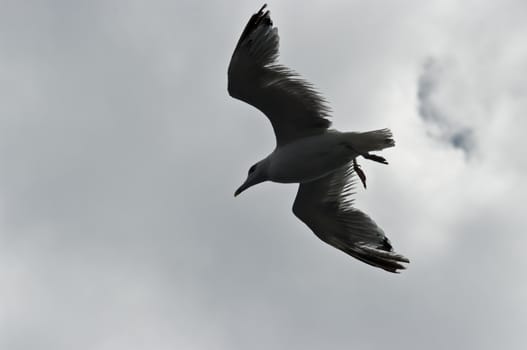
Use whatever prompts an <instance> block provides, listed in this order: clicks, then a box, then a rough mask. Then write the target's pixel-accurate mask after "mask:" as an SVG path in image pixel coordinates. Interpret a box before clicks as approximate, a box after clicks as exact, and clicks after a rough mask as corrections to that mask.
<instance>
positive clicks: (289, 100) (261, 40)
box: [228, 5, 409, 272]
mask: <svg viewBox="0 0 527 350" xmlns="http://www.w3.org/2000/svg"><path fill="white" fill-rule="evenodd" d="M278 45H279V37H278V30H277V28H276V27H274V26H273V22H272V20H271V17H270V13H269V11H267V10H266V5H264V6H263V7H262V8H261V9H260V10H259V11H258V12H257V13H255V14H254V15H252V17H251V18H250V20H249V22H248V23H247V25H246V26H245V29H244V30H243V32H242V35H241V37H240V39H239V41H238V44H237V45H236V48H235V50H234V53H233V55H232V58H231V62H230V64H229V69H228V80H229V82H228V90H229V94H230V95H231V96H232V97H234V98H237V99H239V100H242V101H244V102H247V103H249V104H251V105H253V106H254V107H256V108H258V109H259V110H260V111H262V112H263V113H264V114H265V115H266V116H267V118H269V120H270V122H271V125H272V126H273V130H274V133H275V137H276V148H275V149H274V151H273V152H272V153H271V154H270V155H268V156H267V157H266V158H264V159H263V160H261V161H259V162H258V163H256V164H254V165H253V166H252V167H251V168H250V169H249V173H248V176H247V179H246V181H245V182H244V183H243V184H242V185H241V186H240V187H239V188H238V189H237V190H236V192H235V196H237V195H238V194H240V193H241V192H243V191H244V190H246V189H247V188H249V187H251V186H254V185H256V184H258V183H261V182H263V181H274V182H280V183H299V184H300V185H299V188H298V193H297V196H296V199H295V202H294V204H293V213H294V214H295V215H296V216H297V217H298V218H299V219H300V220H302V221H303V222H304V223H305V224H306V225H307V226H308V227H309V228H310V229H311V230H312V231H313V232H314V233H315V234H316V235H317V236H318V237H319V238H320V239H321V240H323V241H324V242H326V243H328V244H330V245H332V246H333V247H335V248H338V249H340V250H342V251H343V252H345V253H347V254H349V255H351V256H353V257H355V258H357V259H359V260H361V261H363V262H365V263H367V264H370V265H372V266H376V267H379V268H382V269H384V270H386V271H390V272H398V270H401V269H404V268H405V266H404V265H403V263H408V262H409V260H408V259H407V258H405V257H404V256H402V255H400V254H397V253H395V252H394V251H393V248H392V245H391V243H390V241H389V240H388V238H387V237H386V236H385V235H384V232H383V230H382V229H381V228H380V227H379V226H377V224H375V222H374V221H373V220H372V219H371V218H370V217H369V216H368V215H366V214H365V213H363V212H361V211H360V210H357V209H355V208H354V207H353V201H352V200H351V199H350V195H351V194H352V191H353V188H354V184H355V181H354V178H355V175H357V176H358V177H359V179H360V181H361V182H362V184H363V185H364V187H366V176H365V174H364V172H363V171H362V170H361V168H360V167H359V165H358V164H357V161H356V158H357V157H358V156H362V157H364V158H366V159H370V160H374V161H376V162H380V163H383V164H388V163H387V162H386V160H385V159H384V158H383V157H381V156H378V155H375V154H371V153H370V152H372V151H381V150H382V149H384V148H388V147H393V146H394V145H395V143H394V141H393V139H392V134H391V132H390V131H389V130H388V129H381V130H374V131H369V132H362V133H361V132H340V131H337V130H333V129H329V127H330V126H331V122H330V121H329V119H328V118H329V107H328V106H327V104H326V102H325V100H324V98H323V97H322V96H321V95H320V94H319V93H317V92H316V91H315V89H314V87H313V86H312V85H311V84H310V83H308V82H306V81H305V80H303V79H302V78H301V77H300V76H299V75H298V74H296V73H295V72H293V71H292V70H290V69H289V68H287V67H284V66H282V65H280V64H278V63H277V59H278Z"/></svg>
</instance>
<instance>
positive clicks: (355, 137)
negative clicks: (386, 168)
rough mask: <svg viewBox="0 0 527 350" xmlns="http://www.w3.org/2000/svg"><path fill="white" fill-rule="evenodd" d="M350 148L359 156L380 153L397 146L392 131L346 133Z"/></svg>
mask: <svg viewBox="0 0 527 350" xmlns="http://www.w3.org/2000/svg"><path fill="white" fill-rule="evenodd" d="M346 136H347V140H348V142H349V143H350V146H351V147H352V148H353V149H354V150H355V151H356V152H358V153H359V154H367V153H368V152H371V151H380V150H383V149H385V148H388V147H393V146H395V141H394V140H393V136H392V132H391V131H390V129H380V130H373V131H367V132H348V133H346Z"/></svg>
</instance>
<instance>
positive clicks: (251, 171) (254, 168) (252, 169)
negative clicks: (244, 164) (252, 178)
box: [249, 164, 256, 174]
mask: <svg viewBox="0 0 527 350" xmlns="http://www.w3.org/2000/svg"><path fill="white" fill-rule="evenodd" d="M255 170H256V164H254V165H253V166H252V167H250V168H249V174H252V173H254V171H255Z"/></svg>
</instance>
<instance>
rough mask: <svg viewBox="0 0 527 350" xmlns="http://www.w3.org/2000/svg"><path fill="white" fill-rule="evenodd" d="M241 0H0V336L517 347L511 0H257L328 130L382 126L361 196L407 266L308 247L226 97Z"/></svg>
mask: <svg viewBox="0 0 527 350" xmlns="http://www.w3.org/2000/svg"><path fill="white" fill-rule="evenodd" d="M261 5H262V4H261V3H260V2H252V1H237V2H236V1H211V2H208V3H207V4H206V2H199V1H177V0H176V1H174V0H167V1H163V0H156V1H108V0H104V1H102V0H100V1H59V0H57V1H51V0H48V1H10V0H3V1H0V8H1V10H0V348H1V349H6V350H7V349H9V350H29V349H38V350H48V349H49V350H70V349H76V350H116V349H126V350H139V349H141V350H143V349H144V350H147V349H148V350H151V349H155V350H157V349H160V350H165V349H167V350H168V349H207V350H208V349H262V350H263V349H387V348H389V349H433V350H435V349H489V350H491V349H492V350H495V349H525V348H526V346H527V338H526V335H525V330H526V329H527V273H526V271H527V259H525V246H526V245H527V232H526V230H525V213H526V204H525V203H526V199H527V197H526V196H527V185H526V181H525V180H526V176H527V157H525V150H526V149H527V140H526V137H525V132H527V80H526V79H525V78H526V74H527V40H525V36H526V33H527V21H526V20H525V17H526V13H527V3H526V2H525V1H523V0H503V1H464V2H460V1H450V0H444V1H419V0H409V1H383V2H380V1H366V0H364V1H362V0H361V1H324V2H319V4H315V3H312V2H311V3H309V2H305V1H287V2H285V1H269V7H270V10H271V12H272V18H273V20H274V22H275V24H276V25H277V26H278V28H279V33H280V35H281V61H282V62H283V63H284V64H286V65H288V66H290V67H292V68H294V69H295V70H297V71H298V72H300V73H301V74H302V75H303V76H304V77H305V78H306V79H308V80H310V81H311V82H313V83H314V84H315V85H316V86H317V87H318V89H319V90H320V91H321V92H322V93H323V94H324V95H325V96H326V97H327V99H328V100H329V102H330V103H331V106H332V109H333V111H334V113H333V120H334V126H335V127H336V128H338V129H342V130H356V131H366V130H372V129H378V128H383V127H389V128H391V129H392V130H393V133H394V136H395V139H396V143H397V146H396V147H395V148H392V149H389V150H387V151H385V152H383V156H385V157H386V158H387V159H388V160H389V161H390V165H389V166H383V165H380V164H377V163H374V162H364V161H363V162H362V165H363V168H364V169H365V171H366V173H367V175H368V185H369V186H368V190H366V191H364V190H362V189H359V193H358V194H357V202H356V205H357V207H359V208H360V209H363V210H364V211H366V212H367V213H369V214H370V215H371V216H372V217H373V218H374V219H375V220H376V221H377V223H378V224H379V225H380V226H381V227H383V229H384V230H385V232H386V233H387V235H388V236H389V237H390V239H391V241H392V243H393V245H394V247H395V249H396V250H397V251H398V252H400V253H402V254H404V255H405V256H407V257H409V258H410V260H411V264H410V265H409V266H408V270H406V271H403V273H401V274H400V275H393V274H389V273H387V272H385V271H382V270H380V269H375V268H373V267H370V266H368V265H365V264H363V263H360V262H359V261H357V260H355V259H353V258H350V257H349V256H347V255H345V254H343V253H342V252H340V251H338V250H336V249H334V248H332V247H330V246H328V245H326V244H324V243H323V242H322V241H320V240H319V239H318V238H317V237H316V236H315V235H314V234H313V233H312V232H311V231H310V230H309V229H308V228H307V227H306V226H305V225H304V224H303V223H301V222H300V221H299V220H298V219H296V218H295V217H294V216H293V214H292V213H291V206H292V203H293V199H294V196H295V192H296V187H297V186H296V185H278V184H270V183H266V184H261V185H258V186H255V187H253V188H251V189H250V190H248V191H247V192H245V193H243V195H241V196H240V197H238V198H236V199H234V198H233V192H234V190H235V189H236V188H237V187H238V186H239V185H240V184H241V182H242V181H243V180H244V179H245V176H246V172H247V169H248V168H249V166H250V165H252V164H253V163H254V162H256V161H257V160H259V159H261V158H263V157H264V156H265V155H266V154H267V153H269V152H270V151H272V149H273V147H274V136H273V135H272V130H271V127H270V124H269V123H268V121H267V120H266V118H264V117H263V115H261V114H260V113H259V112H258V111H257V110H255V109H254V108H252V107H250V106H249V105H246V104H244V103H242V102H240V101H237V100H234V99H231V98H230V97H229V96H228V94H227V91H226V86H227V81H226V79H227V65H228V62H229V59H230V56H231V54H232V50H233V48H234V46H235V44H236V41H237V40H238V37H239V35H240V33H241V30H242V29H243V26H244V25H245V23H246V21H247V20H248V18H249V16H250V15H251V14H252V13H253V12H255V11H256V10H257V9H258V8H259V7H260V6H261Z"/></svg>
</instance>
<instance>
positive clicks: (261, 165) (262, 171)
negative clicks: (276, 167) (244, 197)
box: [234, 161, 268, 197]
mask: <svg viewBox="0 0 527 350" xmlns="http://www.w3.org/2000/svg"><path fill="white" fill-rule="evenodd" d="M267 180H268V178H267V163H266V162H265V161H260V162H258V163H256V164H254V165H253V166H251V167H250V168H249V172H248V173H247V179H246V180H245V182H244V183H243V184H242V185H241V186H240V187H239V188H238V189H237V190H236V192H234V197H236V196H237V195H239V194H240V193H242V192H243V191H245V190H246V189H248V188H249V187H251V186H254V185H256V184H259V183H260V182H264V181H267Z"/></svg>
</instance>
